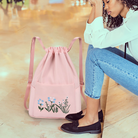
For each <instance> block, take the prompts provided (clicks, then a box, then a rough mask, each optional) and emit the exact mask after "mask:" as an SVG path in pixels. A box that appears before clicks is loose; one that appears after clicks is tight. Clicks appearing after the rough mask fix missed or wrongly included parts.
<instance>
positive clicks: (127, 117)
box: [104, 111, 138, 129]
mask: <svg viewBox="0 0 138 138" xmlns="http://www.w3.org/2000/svg"><path fill="white" fill-rule="evenodd" d="M136 113H138V111H136V112H135V113H132V114H129V115H128V116H126V117H124V118H123V119H120V120H118V121H116V122H114V123H112V124H110V125H108V126H106V127H104V129H106V128H108V127H111V126H112V125H114V124H116V123H118V122H120V121H122V120H124V119H126V118H128V117H130V116H132V115H134V114H136Z"/></svg>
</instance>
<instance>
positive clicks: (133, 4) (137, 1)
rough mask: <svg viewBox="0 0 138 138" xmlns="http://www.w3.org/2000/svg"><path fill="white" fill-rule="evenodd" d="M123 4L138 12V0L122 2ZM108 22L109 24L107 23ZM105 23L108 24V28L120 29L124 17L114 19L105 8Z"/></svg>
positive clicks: (119, 16)
mask: <svg viewBox="0 0 138 138" xmlns="http://www.w3.org/2000/svg"><path fill="white" fill-rule="evenodd" d="M121 1H122V4H126V6H127V7H128V8H130V9H132V10H135V11H137V10H138V0H121ZM106 21H107V22H106ZM103 22H104V24H106V27H108V28H116V27H119V26H120V25H121V24H122V22H123V17H122V16H121V15H120V14H119V15H118V16H117V17H112V16H110V15H108V14H107V10H104V8H103Z"/></svg>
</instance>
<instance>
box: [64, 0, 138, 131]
mask: <svg viewBox="0 0 138 138" xmlns="http://www.w3.org/2000/svg"><path fill="white" fill-rule="evenodd" d="M89 2H90V3H91V4H92V5H93V6H92V10H91V13H90V16H89V19H88V21H87V23H86V29H85V32H84V39H85V42H86V43H88V44H89V47H88V52H87V58H86V64H85V95H86V96H87V108H86V109H84V110H83V111H80V112H79V113H76V114H69V115H67V116H66V119H67V120H70V121H73V122H72V123H66V124H63V125H62V126H61V129H62V130H63V131H65V132H68V133H73V134H74V133H76V134H81V133H91V134H98V133H101V124H100V122H102V121H103V113H102V110H101V107H100V96H101V89H102V85H103V80H104V73H105V74H107V75H108V76H109V77H110V78H112V79H113V80H115V81H116V82H117V83H119V84H120V85H122V86H123V87H125V88H126V89H128V90H129V91H131V92H132V93H134V94H136V95H138V2H137V1H135V2H134V3H132V1H131V0H122V1H121V0H104V4H105V7H104V8H103V2H102V0H89ZM105 19H106V20H107V24H106V26H107V27H109V28H114V30H112V31H109V30H108V29H106V28H104V25H103V22H104V23H105ZM126 42H128V43H129V47H128V49H129V51H130V52H131V55H132V56H131V55H128V54H127V55H126V59H124V58H123V56H124V52H123V51H121V50H119V49H117V48H115V47H116V46H119V45H122V44H125V43H126Z"/></svg>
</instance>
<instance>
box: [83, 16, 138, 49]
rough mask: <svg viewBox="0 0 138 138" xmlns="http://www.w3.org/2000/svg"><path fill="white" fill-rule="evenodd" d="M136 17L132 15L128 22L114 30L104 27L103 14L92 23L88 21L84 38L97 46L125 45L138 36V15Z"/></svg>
mask: <svg viewBox="0 0 138 138" xmlns="http://www.w3.org/2000/svg"><path fill="white" fill-rule="evenodd" d="M136 17H137V18H136ZM136 17H135V16H132V17H131V18H129V20H128V21H127V22H126V23H124V24H123V25H121V26H120V27H118V28H115V29H114V30H112V31H109V30H108V29H106V28H104V25H103V17H102V16H100V17H97V18H95V19H94V21H93V22H92V23H91V24H88V23H87V22H86V29H85V31H84V40H85V42H86V43H88V44H92V45H93V46H94V47H95V48H106V47H116V46H119V45H123V44H125V43H126V42H128V41H131V40H133V39H136V38H138V25H137V22H138V15H137V16H136ZM136 20H137V21H136Z"/></svg>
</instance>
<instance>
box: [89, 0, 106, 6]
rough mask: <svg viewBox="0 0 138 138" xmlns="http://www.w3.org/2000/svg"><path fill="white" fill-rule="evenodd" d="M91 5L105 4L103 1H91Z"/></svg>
mask: <svg viewBox="0 0 138 138" xmlns="http://www.w3.org/2000/svg"><path fill="white" fill-rule="evenodd" d="M89 2H90V4H92V5H95V4H101V3H102V4H103V1H102V0H89Z"/></svg>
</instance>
